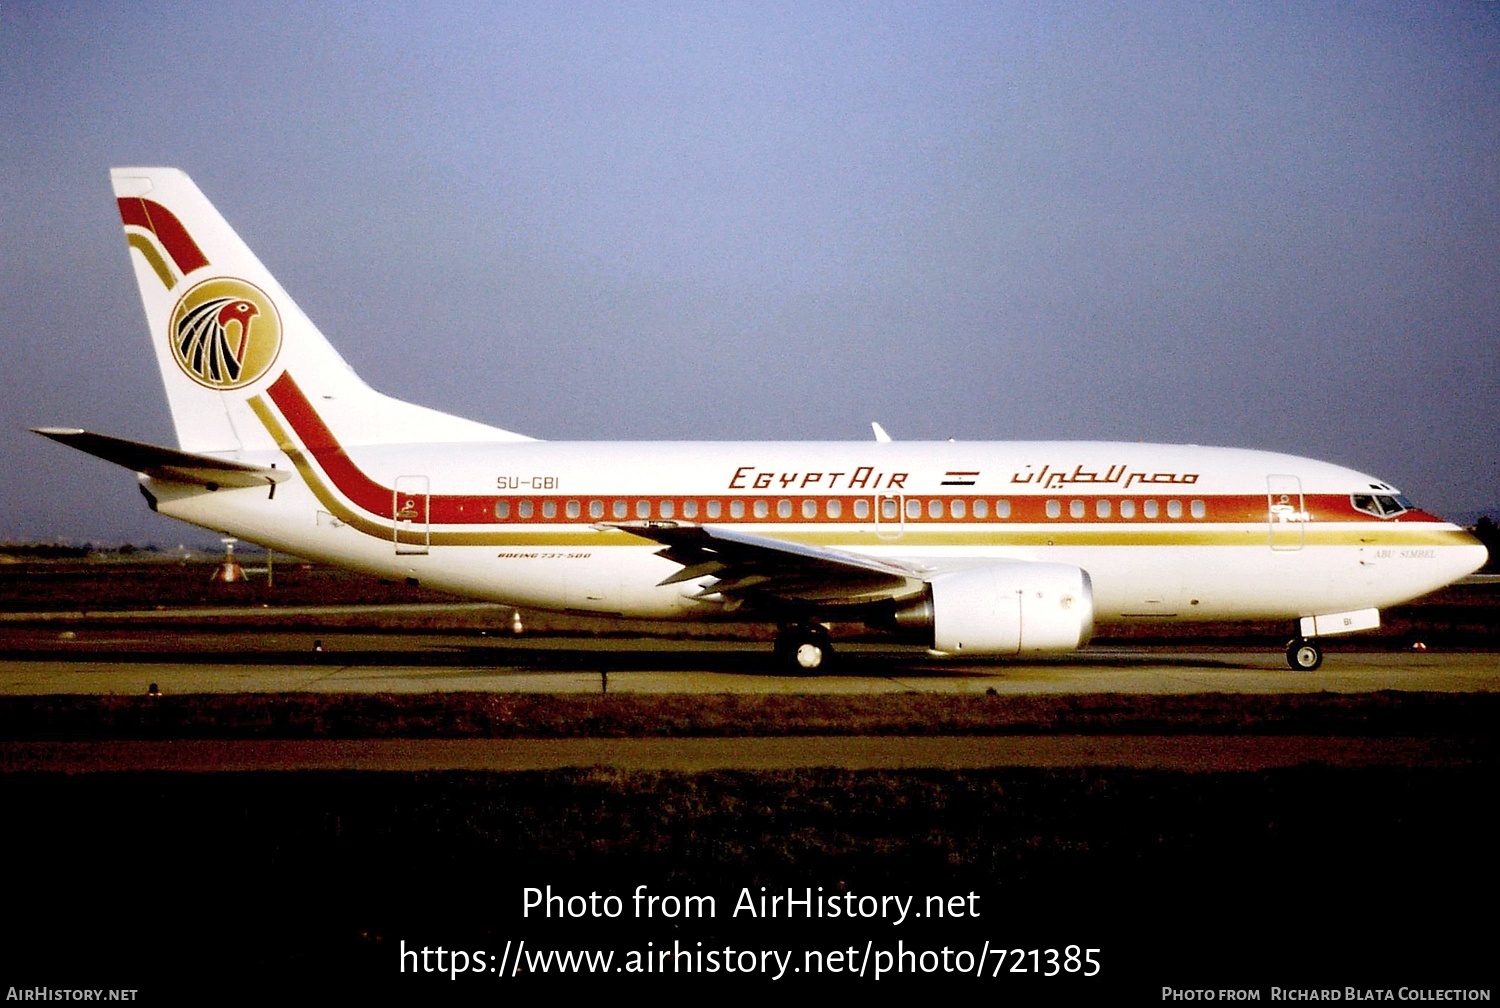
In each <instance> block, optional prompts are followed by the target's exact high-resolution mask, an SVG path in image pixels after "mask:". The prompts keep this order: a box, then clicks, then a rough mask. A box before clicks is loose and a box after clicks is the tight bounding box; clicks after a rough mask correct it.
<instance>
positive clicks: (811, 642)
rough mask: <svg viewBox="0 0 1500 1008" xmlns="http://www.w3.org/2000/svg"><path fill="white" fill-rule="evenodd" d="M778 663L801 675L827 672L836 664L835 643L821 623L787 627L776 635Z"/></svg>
mask: <svg viewBox="0 0 1500 1008" xmlns="http://www.w3.org/2000/svg"><path fill="white" fill-rule="evenodd" d="M775 653H776V661H777V664H779V665H781V666H782V667H783V668H785V669H787V670H789V671H791V672H794V673H796V674H798V675H810V674H812V673H814V672H826V671H827V670H828V668H829V666H830V665H831V664H832V663H833V642H832V640H831V639H830V638H829V636H828V628H827V627H825V626H823V625H822V624H821V623H805V624H799V625H795V626H784V627H782V628H781V629H780V630H778V631H777V633H776V652H775Z"/></svg>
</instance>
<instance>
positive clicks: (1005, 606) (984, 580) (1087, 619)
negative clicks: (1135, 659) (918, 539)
mask: <svg viewBox="0 0 1500 1008" xmlns="http://www.w3.org/2000/svg"><path fill="white" fill-rule="evenodd" d="M897 620H898V622H899V623H901V624H903V625H906V626H911V625H914V624H915V625H930V626H931V627H932V647H933V650H935V651H943V652H946V653H948V654H955V655H957V654H963V655H1014V654H1025V653H1037V652H1045V651H1074V650H1077V649H1078V648H1080V647H1082V646H1083V645H1084V644H1086V643H1088V640H1089V638H1090V637H1092V636H1093V634H1094V590H1093V585H1092V584H1091V583H1090V581H1089V575H1088V572H1087V571H1085V570H1083V569H1082V568H1079V567H1072V566H1069V565H1067V564H1055V563H1031V562H1026V561H1016V562H1011V563H995V564H988V565H986V566H983V567H972V568H970V569H968V570H962V571H954V572H953V573H952V574H942V575H939V576H938V577H935V578H933V579H932V581H931V582H929V583H928V597H927V600H926V602H925V603H924V604H921V605H919V606H918V607H916V608H914V609H908V610H906V611H904V612H902V613H900V614H899V615H898V616H897Z"/></svg>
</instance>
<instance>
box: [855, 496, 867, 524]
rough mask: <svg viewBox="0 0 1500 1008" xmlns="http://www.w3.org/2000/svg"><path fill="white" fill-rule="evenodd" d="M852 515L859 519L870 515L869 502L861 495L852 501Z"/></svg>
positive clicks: (862, 519)
mask: <svg viewBox="0 0 1500 1008" xmlns="http://www.w3.org/2000/svg"><path fill="white" fill-rule="evenodd" d="M854 517H855V518H857V519H859V520H860V521H864V520H865V519H867V518H869V517H870V502H869V501H867V500H865V499H864V498H863V497H861V498H859V499H858V500H857V501H855V502H854Z"/></svg>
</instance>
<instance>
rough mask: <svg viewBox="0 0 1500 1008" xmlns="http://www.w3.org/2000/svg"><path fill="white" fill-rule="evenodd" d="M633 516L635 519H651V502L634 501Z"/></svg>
mask: <svg viewBox="0 0 1500 1008" xmlns="http://www.w3.org/2000/svg"><path fill="white" fill-rule="evenodd" d="M635 516H636V517H637V518H650V517H651V502H650V501H646V500H638V501H636V502H635Z"/></svg>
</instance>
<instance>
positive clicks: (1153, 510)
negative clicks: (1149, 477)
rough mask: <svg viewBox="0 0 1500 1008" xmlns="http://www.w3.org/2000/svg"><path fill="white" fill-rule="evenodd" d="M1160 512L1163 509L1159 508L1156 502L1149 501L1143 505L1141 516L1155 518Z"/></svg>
mask: <svg viewBox="0 0 1500 1008" xmlns="http://www.w3.org/2000/svg"><path fill="white" fill-rule="evenodd" d="M1160 510H1161V509H1160V508H1159V507H1157V504H1156V501H1154V500H1148V501H1146V502H1145V503H1144V504H1142V505H1141V514H1143V515H1145V516H1146V517H1147V518H1155V517H1156V515H1157V512H1158V511H1160Z"/></svg>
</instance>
